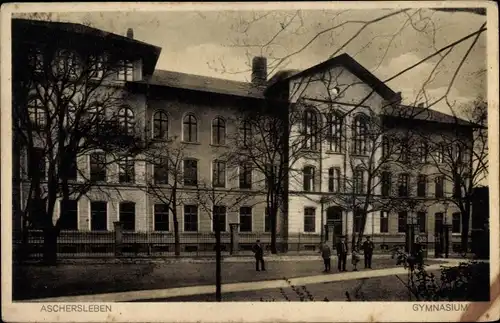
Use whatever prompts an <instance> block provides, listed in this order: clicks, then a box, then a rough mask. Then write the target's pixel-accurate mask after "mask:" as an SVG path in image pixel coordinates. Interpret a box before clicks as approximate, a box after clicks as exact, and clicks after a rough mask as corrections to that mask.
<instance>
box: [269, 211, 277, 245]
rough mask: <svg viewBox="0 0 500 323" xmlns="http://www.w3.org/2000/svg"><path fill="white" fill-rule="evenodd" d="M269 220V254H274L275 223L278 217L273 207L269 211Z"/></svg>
mask: <svg viewBox="0 0 500 323" xmlns="http://www.w3.org/2000/svg"><path fill="white" fill-rule="evenodd" d="M269 210H270V214H269V216H270V220H271V253H272V254H276V253H278V250H277V248H276V227H277V225H276V222H277V217H278V210H277V208H276V207H275V206H272V207H271V208H270V209H269Z"/></svg>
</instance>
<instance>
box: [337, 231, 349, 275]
mask: <svg viewBox="0 0 500 323" xmlns="http://www.w3.org/2000/svg"><path fill="white" fill-rule="evenodd" d="M347 252H348V249H347V242H346V241H345V237H342V238H340V242H339V243H337V256H338V258H339V263H338V269H339V271H346V262H347Z"/></svg>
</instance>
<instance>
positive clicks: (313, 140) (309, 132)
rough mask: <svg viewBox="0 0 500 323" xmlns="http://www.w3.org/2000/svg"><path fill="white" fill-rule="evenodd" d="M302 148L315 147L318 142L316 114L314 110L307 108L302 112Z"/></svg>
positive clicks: (314, 148)
mask: <svg viewBox="0 0 500 323" xmlns="http://www.w3.org/2000/svg"><path fill="white" fill-rule="evenodd" d="M303 127H304V148H305V149H312V150H316V149H317V144H318V116H317V114H316V112H314V111H313V110H311V109H308V110H306V111H305V112H304V119H303Z"/></svg>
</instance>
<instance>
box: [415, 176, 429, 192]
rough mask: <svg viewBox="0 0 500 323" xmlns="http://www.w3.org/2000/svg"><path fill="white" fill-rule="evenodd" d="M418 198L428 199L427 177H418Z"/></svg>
mask: <svg viewBox="0 0 500 323" xmlns="http://www.w3.org/2000/svg"><path fill="white" fill-rule="evenodd" d="M417 196H418V197H426V196H427V176H425V175H422V174H420V175H418V177H417Z"/></svg>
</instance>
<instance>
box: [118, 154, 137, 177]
mask: <svg viewBox="0 0 500 323" xmlns="http://www.w3.org/2000/svg"><path fill="white" fill-rule="evenodd" d="M118 169H119V172H118V173H119V174H118V175H119V182H120V183H133V182H134V181H135V168H134V159H133V158H131V157H123V158H122V159H121V160H120V161H119V162H118Z"/></svg>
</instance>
